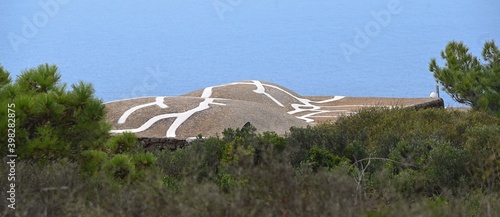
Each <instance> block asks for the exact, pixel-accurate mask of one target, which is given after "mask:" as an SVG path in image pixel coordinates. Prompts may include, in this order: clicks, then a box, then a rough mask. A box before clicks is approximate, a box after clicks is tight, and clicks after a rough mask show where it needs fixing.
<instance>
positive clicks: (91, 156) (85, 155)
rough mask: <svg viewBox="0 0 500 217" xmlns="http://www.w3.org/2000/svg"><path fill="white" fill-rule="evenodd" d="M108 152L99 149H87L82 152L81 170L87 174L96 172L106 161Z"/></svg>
mask: <svg viewBox="0 0 500 217" xmlns="http://www.w3.org/2000/svg"><path fill="white" fill-rule="evenodd" d="M107 158H108V154H106V153H105V152H103V151H98V150H87V151H83V152H82V160H81V162H82V163H81V171H82V173H83V174H84V175H86V176H92V175H94V174H96V173H97V172H98V171H99V170H100V169H101V168H102V165H103V164H104V163H105V162H106V160H107Z"/></svg>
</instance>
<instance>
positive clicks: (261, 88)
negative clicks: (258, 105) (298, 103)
mask: <svg viewBox="0 0 500 217" xmlns="http://www.w3.org/2000/svg"><path fill="white" fill-rule="evenodd" d="M253 83H254V84H255V86H257V90H254V91H253V92H255V93H258V94H264V95H266V96H267V97H269V99H271V100H273V101H274V102H275V103H276V104H278V105H279V106H281V107H285V106H284V105H283V104H281V102H280V101H278V100H277V99H276V98H274V97H273V96H271V94H269V93H267V92H266V89H265V88H264V85H262V83H261V82H260V81H256V80H254V81H253Z"/></svg>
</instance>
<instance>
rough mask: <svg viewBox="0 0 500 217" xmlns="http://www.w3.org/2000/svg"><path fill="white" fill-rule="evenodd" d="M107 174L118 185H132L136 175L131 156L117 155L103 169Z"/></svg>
mask: <svg viewBox="0 0 500 217" xmlns="http://www.w3.org/2000/svg"><path fill="white" fill-rule="evenodd" d="M103 169H104V171H105V172H106V174H108V175H109V176H111V177H112V178H113V179H114V180H116V181H118V183H125V184H126V183H130V181H132V177H133V176H134V173H135V166H134V163H133V162H132V159H131V158H130V156H128V155H126V154H117V155H115V156H113V157H112V158H111V159H110V160H108V161H107V162H106V163H105V164H104V167H103Z"/></svg>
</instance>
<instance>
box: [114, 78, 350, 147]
mask: <svg viewBox="0 0 500 217" xmlns="http://www.w3.org/2000/svg"><path fill="white" fill-rule="evenodd" d="M230 85H254V86H255V87H256V88H257V89H256V90H253V92H255V93H257V94H263V95H265V96H267V97H268V98H269V99H271V100H272V101H273V102H274V103H276V104H277V105H278V106H280V107H285V106H284V105H283V103H281V102H280V101H279V100H278V99H276V98H274V97H273V96H272V95H271V94H269V93H268V92H266V89H265V87H270V88H274V89H277V90H279V91H281V92H283V93H286V94H288V95H289V96H291V97H293V98H294V99H296V100H297V101H299V102H300V103H292V104H291V105H290V106H291V107H292V108H293V109H294V110H292V111H289V112H288V114H291V115H293V114H296V113H300V112H307V114H305V115H302V116H298V117H297V118H299V119H302V120H304V121H306V122H308V123H309V122H313V121H314V120H313V119H311V118H310V117H315V115H317V114H322V113H329V112H345V110H323V109H322V107H320V106H317V105H313V104H312V103H317V104H322V103H328V102H333V101H337V100H340V99H343V98H344V96H335V97H333V98H331V99H327V100H322V101H312V100H309V99H305V98H301V97H299V96H296V95H294V94H292V93H290V92H288V91H286V90H284V89H282V88H280V87H278V86H275V85H271V84H263V83H262V82H260V81H257V80H252V81H251V82H234V83H229V84H222V85H217V86H211V87H206V88H205V89H203V92H202V94H201V96H200V97H201V98H203V99H204V101H202V102H200V103H199V105H198V106H197V107H195V108H193V109H190V110H188V111H185V112H180V113H168V114H162V115H157V116H154V117H152V118H150V119H149V120H147V121H146V122H145V123H144V124H142V125H141V126H140V127H139V128H135V129H125V130H111V133H123V132H132V133H138V132H142V131H145V130H147V129H149V128H150V127H151V126H152V125H153V124H155V123H156V122H158V121H160V120H163V119H167V118H175V120H174V122H173V123H172V124H171V125H170V126H169V128H168V130H167V132H166V137H176V136H177V135H176V132H177V129H178V128H179V127H180V126H181V125H182V124H183V123H184V122H186V121H187V120H188V119H189V118H190V117H191V116H192V115H194V114H195V113H197V112H200V111H203V110H206V109H209V108H210V105H221V106H224V105H226V104H224V103H217V102H214V100H216V98H212V94H213V90H214V89H215V88H218V87H226V86H230ZM164 99H165V97H156V99H155V102H152V103H146V104H143V105H138V106H134V107H132V108H130V109H129V110H127V111H126V112H124V113H123V115H122V116H121V117H120V118H119V120H118V123H119V124H124V123H125V122H126V121H127V118H128V117H129V116H130V115H132V114H133V113H134V112H136V111H138V110H140V109H143V108H146V107H149V106H154V105H157V106H158V107H160V108H168V106H167V105H166V104H165V103H164ZM218 100H222V99H218ZM321 117H323V116H321ZM331 117H333V116H331Z"/></svg>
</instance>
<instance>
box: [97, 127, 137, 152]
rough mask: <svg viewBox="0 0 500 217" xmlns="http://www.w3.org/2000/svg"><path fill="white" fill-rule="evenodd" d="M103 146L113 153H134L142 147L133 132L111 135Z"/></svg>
mask: <svg viewBox="0 0 500 217" xmlns="http://www.w3.org/2000/svg"><path fill="white" fill-rule="evenodd" d="M105 146H106V148H107V149H108V151H109V152H110V153H113V154H123V153H135V152H138V151H141V148H142V147H140V145H139V143H138V142H137V137H136V136H135V134H133V133H129V132H125V133H123V134H119V135H115V136H112V137H111V138H110V139H109V140H108V141H107V142H106V145H105Z"/></svg>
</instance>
